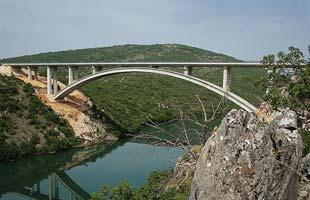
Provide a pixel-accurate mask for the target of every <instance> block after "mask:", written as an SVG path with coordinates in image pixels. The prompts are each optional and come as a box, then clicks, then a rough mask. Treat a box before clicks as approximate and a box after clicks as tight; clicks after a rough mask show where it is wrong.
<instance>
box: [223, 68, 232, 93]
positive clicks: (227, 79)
mask: <svg viewBox="0 0 310 200" xmlns="http://www.w3.org/2000/svg"><path fill="white" fill-rule="evenodd" d="M230 85H231V67H224V71H223V90H224V91H225V92H229V91H230Z"/></svg>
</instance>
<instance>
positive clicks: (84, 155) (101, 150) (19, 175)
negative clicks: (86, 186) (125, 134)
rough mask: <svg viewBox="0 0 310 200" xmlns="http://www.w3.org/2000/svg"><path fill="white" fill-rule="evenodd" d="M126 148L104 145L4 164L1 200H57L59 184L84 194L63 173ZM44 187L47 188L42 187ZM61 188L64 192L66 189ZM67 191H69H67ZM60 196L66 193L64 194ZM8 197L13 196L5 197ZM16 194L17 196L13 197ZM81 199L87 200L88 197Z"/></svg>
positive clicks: (1, 180)
mask: <svg viewBox="0 0 310 200" xmlns="http://www.w3.org/2000/svg"><path fill="white" fill-rule="evenodd" d="M124 144H125V141H120V142H117V143H105V144H102V145H98V146H96V147H89V148H83V149H75V150H69V151H66V152H60V153H56V154H52V155H48V156H38V157H29V158H22V159H20V160H18V161H16V162H2V163H0V177H1V179H0V198H1V197H2V198H1V199H25V198H18V196H19V197H26V196H28V197H29V195H30V194H32V195H35V199H50V198H49V196H50V194H52V197H54V196H55V195H56V194H57V192H55V191H57V190H58V189H57V188H59V187H56V186H58V184H56V183H55V182H57V183H58V182H60V183H62V184H63V185H67V186H68V185H69V186H70V187H73V186H74V187H73V188H74V190H77V191H81V190H82V189H81V188H80V187H79V186H78V185H77V184H75V183H74V181H72V180H71V179H70V177H69V176H67V175H66V174H65V172H64V170H69V169H71V168H73V167H75V166H78V165H83V164H85V163H87V162H95V161H96V159H98V158H101V157H103V156H104V155H106V154H108V153H110V152H111V151H113V150H114V149H116V148H118V147H119V146H122V145H124ZM55 177H56V178H55ZM46 179H47V180H46ZM42 180H43V181H42ZM41 185H44V186H45V187H41ZM54 186H55V187H54ZM60 188H61V189H63V187H60ZM67 189H69V188H68V187H67ZM43 190H45V193H42V191H43ZM46 190H47V191H46ZM58 191H59V190H58ZM69 191H71V192H69V194H72V191H73V189H69ZM60 192H62V193H63V190H61V191H60ZM7 193H11V194H10V195H4V194H7ZM85 193H86V192H84V194H85ZM13 194H14V196H12V195H13ZM86 194H87V193H86ZM39 197H40V198H39ZM55 197H56V196H55ZM74 197H75V196H72V199H75V198H74ZM81 197H83V198H84V197H85V195H82V196H81ZM32 198H34V197H32ZM83 198H82V199H83ZM26 199H27V198H26ZM28 199H29V198H28ZM56 199H57V198H56ZM58 199H59V198H58ZM61 199H68V198H61ZM86 199H87V198H86Z"/></svg>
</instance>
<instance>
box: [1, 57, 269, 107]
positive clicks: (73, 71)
mask: <svg viewBox="0 0 310 200" xmlns="http://www.w3.org/2000/svg"><path fill="white" fill-rule="evenodd" d="M5 65H7V66H11V67H15V68H16V67H19V68H27V72H28V79H30V80H32V79H37V78H38V67H46V69H47V91H46V93H47V94H49V95H53V99H54V100H55V101H58V100H62V99H64V98H65V97H66V96H67V95H69V94H70V93H71V92H73V91H74V90H77V89H79V88H80V87H81V86H83V85H85V84H87V83H89V82H92V81H95V80H97V79H100V78H103V77H108V76H112V75H116V74H126V73H151V74H159V75H164V76H170V77H175V78H178V79H182V80H185V81H188V82H191V83H194V84H196V85H199V86H201V87H203V88H206V89H208V90H210V91H213V92H215V93H216V94H219V95H221V96H223V97H225V98H227V99H228V100H230V101H232V102H233V103H235V104H237V105H238V106H240V107H241V108H243V109H244V110H246V111H249V112H253V111H255V110H256V108H255V106H253V105H252V104H250V103H249V102H247V101H246V100H244V99H243V98H241V97H240V96H238V95H236V94H234V93H233V92H231V90H230V88H231V79H232V68H235V67H242V68H262V67H263V65H262V64H261V63H258V62H256V63H254V62H251V63H245V62H243V63H193V62H190V63H175V62H174V63H171V62H169V63H168V62H167V63H163V62H138V63H132V62H128V63H124V62H121V63H9V64H5ZM60 67H66V68H68V79H69V80H68V85H67V86H66V87H65V88H64V89H62V90H60V91H58V88H59V87H58V77H57V71H58V69H59V68H60ZM79 67H88V68H91V70H92V74H91V75H88V76H85V77H82V78H79V77H78V76H77V74H78V73H77V70H78V68H79ZM104 67H109V69H106V70H102V69H103V68H104ZM163 67H179V68H182V69H183V73H179V72H175V71H170V70H167V69H161V68H163ZM195 67H221V68H223V85H222V87H219V86H217V85H215V84H212V83H210V82H208V81H206V80H202V79H199V78H197V77H194V76H193V75H192V72H193V69H194V68H195Z"/></svg>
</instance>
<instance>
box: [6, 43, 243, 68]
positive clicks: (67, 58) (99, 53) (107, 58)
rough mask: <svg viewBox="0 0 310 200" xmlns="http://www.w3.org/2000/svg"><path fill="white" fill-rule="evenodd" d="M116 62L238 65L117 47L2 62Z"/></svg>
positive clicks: (159, 49)
mask: <svg viewBox="0 0 310 200" xmlns="http://www.w3.org/2000/svg"><path fill="white" fill-rule="evenodd" d="M113 61H128V62H129V61H136V62H139V61H150V62H156V61H167V62H172V61H178V62H182V61H187V62H199V61H214V62H216V61H238V60H237V59H235V58H233V57H231V56H227V55H224V54H220V53H215V52H212V51H208V50H204V49H200V48H196V47H190V46H186V45H181V44H154V45H136V44H127V45H116V46H111V47H100V48H87V49H77V50H68V51H58V52H48V53H40V54H34V55H25V56H20V57H14V58H7V59H2V60H0V62H2V63H10V62H16V63H18V62H113Z"/></svg>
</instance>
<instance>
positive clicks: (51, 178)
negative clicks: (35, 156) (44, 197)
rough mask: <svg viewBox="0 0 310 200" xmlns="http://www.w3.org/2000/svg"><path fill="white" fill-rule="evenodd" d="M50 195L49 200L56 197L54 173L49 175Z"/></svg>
mask: <svg viewBox="0 0 310 200" xmlns="http://www.w3.org/2000/svg"><path fill="white" fill-rule="evenodd" d="M48 197H49V200H53V199H55V197H56V191H55V177H54V175H51V176H49V177H48Z"/></svg>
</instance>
